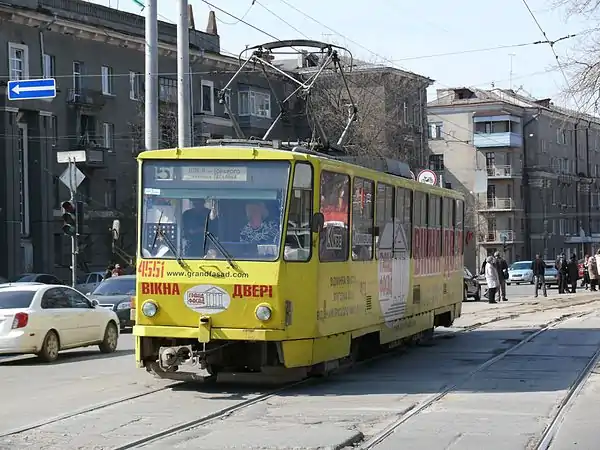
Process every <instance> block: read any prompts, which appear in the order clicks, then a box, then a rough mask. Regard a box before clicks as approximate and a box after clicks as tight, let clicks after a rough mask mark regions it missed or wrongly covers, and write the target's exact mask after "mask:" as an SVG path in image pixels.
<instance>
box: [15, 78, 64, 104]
mask: <svg viewBox="0 0 600 450" xmlns="http://www.w3.org/2000/svg"><path fill="white" fill-rule="evenodd" d="M6 92H7V94H8V99H9V100H41V99H45V98H54V97H56V80H55V79H54V78H42V79H38V80H14V81H9V82H8V89H7V91H6Z"/></svg>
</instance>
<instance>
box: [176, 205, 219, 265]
mask: <svg viewBox="0 0 600 450" xmlns="http://www.w3.org/2000/svg"><path fill="white" fill-rule="evenodd" d="M190 201H191V203H192V207H191V208H190V209H188V210H186V211H184V213H183V215H182V225H183V237H184V239H185V240H186V241H187V245H186V247H185V255H186V256H189V257H192V258H201V257H203V256H204V227H205V226H206V218H207V216H209V215H210V217H209V221H208V231H211V232H213V233H214V232H215V230H216V229H217V217H216V214H215V213H214V212H213V210H211V209H210V206H211V205H210V201H205V200H204V199H202V198H192V199H190Z"/></svg>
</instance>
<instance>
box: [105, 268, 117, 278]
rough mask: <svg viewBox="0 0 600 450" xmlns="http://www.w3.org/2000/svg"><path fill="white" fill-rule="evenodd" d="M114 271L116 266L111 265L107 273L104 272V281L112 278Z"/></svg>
mask: <svg viewBox="0 0 600 450" xmlns="http://www.w3.org/2000/svg"><path fill="white" fill-rule="evenodd" d="M113 270H115V266H114V265H112V264H109V265H108V266H106V272H104V279H105V280H106V279H108V278H110V277H112V272H113Z"/></svg>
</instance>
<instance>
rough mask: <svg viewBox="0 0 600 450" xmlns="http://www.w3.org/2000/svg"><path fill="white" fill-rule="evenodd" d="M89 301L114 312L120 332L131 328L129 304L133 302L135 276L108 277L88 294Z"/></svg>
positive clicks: (132, 321)
mask: <svg viewBox="0 0 600 450" xmlns="http://www.w3.org/2000/svg"><path fill="white" fill-rule="evenodd" d="M88 297H89V299H90V300H91V301H92V302H93V303H94V304H95V305H98V306H100V307H102V308H107V309H109V310H111V311H114V312H115V313H116V314H117V316H118V317H119V324H120V327H121V330H124V329H126V328H131V327H133V326H134V325H135V321H134V320H132V319H131V303H132V301H134V300H135V275H121V276H119V277H110V278H107V279H106V280H104V281H103V282H102V283H100V284H99V285H98V287H97V288H96V289H95V290H94V292H91V293H90V294H88Z"/></svg>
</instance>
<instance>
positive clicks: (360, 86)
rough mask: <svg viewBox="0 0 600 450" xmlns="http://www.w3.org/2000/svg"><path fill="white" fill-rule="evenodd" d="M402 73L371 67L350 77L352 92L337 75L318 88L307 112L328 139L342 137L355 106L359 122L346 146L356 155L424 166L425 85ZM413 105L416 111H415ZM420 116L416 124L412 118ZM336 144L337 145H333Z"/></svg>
mask: <svg viewBox="0 0 600 450" xmlns="http://www.w3.org/2000/svg"><path fill="white" fill-rule="evenodd" d="M411 75H412V74H407V73H405V72H402V71H398V70H395V69H389V68H384V67H375V66H368V67H366V68H364V69H362V68H359V69H354V70H353V71H351V72H346V79H347V83H348V88H346V86H345V84H344V81H343V79H342V78H341V77H339V76H337V75H333V74H332V75H327V76H323V77H321V78H319V79H318V80H317V82H316V83H315V86H314V88H313V91H312V92H311V95H310V98H309V110H310V111H311V113H312V115H313V116H314V118H315V119H316V120H317V121H318V122H319V123H320V124H321V126H322V128H323V132H324V134H325V135H326V136H327V137H328V138H329V139H335V140H337V138H338V137H339V136H340V135H341V133H342V132H343V130H344V127H345V126H346V123H347V120H348V117H349V113H351V112H352V107H353V106H354V105H356V107H357V109H358V116H357V119H356V120H355V122H354V123H353V125H352V126H351V128H350V131H349V133H348V135H347V136H346V139H345V141H344V146H345V147H346V149H347V150H348V151H349V152H350V153H352V154H356V155H372V156H384V157H390V158H395V159H402V160H404V161H406V162H408V163H409V164H410V165H420V164H422V161H420V155H419V153H421V151H422V150H421V145H422V144H421V142H420V140H419V139H418V138H415V136H416V135H417V134H418V133H420V132H421V131H422V123H420V122H421V121H422V120H423V116H424V114H423V113H422V112H421V111H420V109H419V108H420V106H421V100H422V99H421V98H420V97H419V93H420V92H421V90H422V88H423V87H424V86H423V80H420V79H419V78H418V77H416V76H411ZM413 105H418V107H415V108H413ZM417 113H418V119H416V120H415V119H414V118H413V115H414V114H417ZM334 142H335V141H334Z"/></svg>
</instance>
